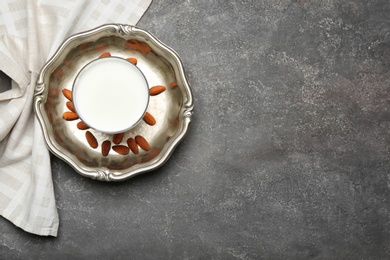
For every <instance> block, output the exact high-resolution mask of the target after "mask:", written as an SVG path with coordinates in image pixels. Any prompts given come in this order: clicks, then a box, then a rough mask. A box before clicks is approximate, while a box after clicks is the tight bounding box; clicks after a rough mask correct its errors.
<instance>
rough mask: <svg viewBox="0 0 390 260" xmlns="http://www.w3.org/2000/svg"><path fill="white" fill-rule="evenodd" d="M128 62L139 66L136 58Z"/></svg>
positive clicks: (129, 59)
mask: <svg viewBox="0 0 390 260" xmlns="http://www.w3.org/2000/svg"><path fill="white" fill-rule="evenodd" d="M126 60H128V61H130V62H131V63H133V64H134V65H137V63H138V61H137V59H136V58H127V59H126Z"/></svg>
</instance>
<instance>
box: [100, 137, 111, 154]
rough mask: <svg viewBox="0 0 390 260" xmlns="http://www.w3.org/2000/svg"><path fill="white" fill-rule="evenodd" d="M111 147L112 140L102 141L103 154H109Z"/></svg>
mask: <svg viewBox="0 0 390 260" xmlns="http://www.w3.org/2000/svg"><path fill="white" fill-rule="evenodd" d="M110 149H111V142H110V140H106V141H104V142H103V143H102V155H103V156H107V155H108V153H109V152H110Z"/></svg>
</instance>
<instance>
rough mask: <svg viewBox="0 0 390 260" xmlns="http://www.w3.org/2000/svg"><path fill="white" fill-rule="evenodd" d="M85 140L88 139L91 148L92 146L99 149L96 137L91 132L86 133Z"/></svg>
mask: <svg viewBox="0 0 390 260" xmlns="http://www.w3.org/2000/svg"><path fill="white" fill-rule="evenodd" d="M85 138H86V139H87V142H88V144H89V146H91V147H92V148H97V147H98V142H97V140H96V137H95V136H94V135H93V134H92V133H91V132H90V131H87V132H85Z"/></svg>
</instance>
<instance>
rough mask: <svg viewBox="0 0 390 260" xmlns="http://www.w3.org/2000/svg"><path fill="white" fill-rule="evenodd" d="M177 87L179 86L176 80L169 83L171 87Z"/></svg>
mask: <svg viewBox="0 0 390 260" xmlns="http://www.w3.org/2000/svg"><path fill="white" fill-rule="evenodd" d="M176 87H177V82H176V81H174V82H171V83H170V84H169V88H176Z"/></svg>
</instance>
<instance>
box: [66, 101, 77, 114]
mask: <svg viewBox="0 0 390 260" xmlns="http://www.w3.org/2000/svg"><path fill="white" fill-rule="evenodd" d="M66 107H67V108H68V109H69V110H70V111H72V112H76V110H75V109H74V105H73V102H72V101H68V102H66Z"/></svg>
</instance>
